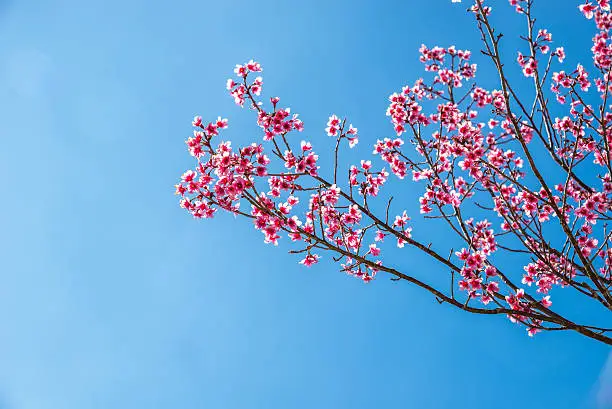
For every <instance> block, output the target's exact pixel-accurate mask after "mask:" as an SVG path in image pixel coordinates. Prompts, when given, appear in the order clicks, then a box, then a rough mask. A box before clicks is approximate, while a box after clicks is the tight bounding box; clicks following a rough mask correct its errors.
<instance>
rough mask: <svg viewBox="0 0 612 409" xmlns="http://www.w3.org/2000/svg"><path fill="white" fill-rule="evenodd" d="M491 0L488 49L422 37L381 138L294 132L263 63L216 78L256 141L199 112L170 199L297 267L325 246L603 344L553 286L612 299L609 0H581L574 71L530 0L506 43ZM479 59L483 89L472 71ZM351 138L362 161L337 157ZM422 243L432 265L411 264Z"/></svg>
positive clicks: (480, 7)
mask: <svg viewBox="0 0 612 409" xmlns="http://www.w3.org/2000/svg"><path fill="white" fill-rule="evenodd" d="M452 2H453V3H459V2H460V0H452ZM489 3H490V2H488V1H485V0H474V2H473V3H472V5H471V6H470V9H469V15H470V16H471V15H473V16H475V17H476V18H475V27H476V30H477V31H478V33H479V35H480V36H481V38H482V41H483V49H484V50H485V53H484V55H482V56H481V55H476V54H475V55H474V56H473V55H472V53H471V52H470V51H469V50H463V49H460V48H458V47H457V46H455V45H450V46H446V47H442V46H431V45H422V46H421V47H420V48H419V50H418V55H419V61H420V63H421V64H422V65H423V76H422V77H421V78H418V79H416V81H414V82H412V83H411V84H410V85H404V86H398V87H397V89H396V90H395V92H393V93H391V95H389V97H388V106H387V109H386V115H387V117H388V120H389V122H390V128H389V130H388V131H385V132H387V133H386V134H385V133H383V134H381V135H380V137H378V138H376V136H374V137H372V136H371V135H366V134H365V133H364V135H363V137H362V138H360V136H359V135H358V130H357V128H356V127H354V126H353V125H352V124H351V121H350V120H349V118H346V117H344V116H342V115H338V114H331V115H329V116H327V114H326V115H325V117H327V118H326V119H325V118H319V120H318V121H319V122H318V123H317V124H315V127H314V129H311V128H309V135H308V136H309V138H304V137H303V136H301V135H302V131H303V130H304V127H305V125H304V123H303V122H302V120H301V119H300V116H299V115H298V114H297V113H296V112H294V111H293V110H292V109H291V108H290V107H286V106H283V105H282V104H281V99H280V98H279V97H276V96H275V97H264V96H263V95H264V87H263V84H264V80H263V77H262V76H261V73H262V67H261V65H260V64H259V63H258V62H255V61H253V60H250V61H248V62H246V63H243V64H239V65H236V67H235V69H234V76H233V77H232V78H231V79H229V80H227V82H226V88H227V91H228V93H229V95H230V97H231V98H233V99H234V101H235V103H236V104H237V105H238V106H240V107H246V108H249V109H250V110H251V111H252V112H253V117H254V121H255V122H256V124H257V125H258V126H259V128H260V129H261V131H260V132H261V136H260V137H258V138H257V140H256V141H253V142H252V143H250V144H246V145H244V146H234V145H232V143H231V142H230V141H229V140H228V138H227V136H226V135H225V132H226V129H227V128H228V120H227V119H224V118H222V117H216V115H214V116H211V119H212V118H215V117H216V118H217V119H212V120H211V121H210V122H207V121H206V120H204V119H203V117H202V116H196V117H194V118H193V120H192V126H193V128H194V130H193V135H192V136H190V137H188V138H187V141H186V144H187V150H188V152H189V154H190V155H191V156H192V157H193V158H194V159H195V161H196V164H195V166H194V167H193V168H192V169H189V170H187V171H185V172H184V173H183V174H182V176H181V177H180V180H179V182H178V183H177V184H176V185H175V187H174V189H175V193H176V194H177V195H178V196H179V204H180V206H181V207H182V208H184V209H185V210H186V211H188V212H189V213H190V214H191V215H192V216H193V217H194V218H197V219H201V218H211V217H216V216H218V215H219V214H221V213H230V214H232V215H234V216H236V217H241V218H243V219H245V220H247V221H248V222H249V223H252V225H253V227H254V228H255V229H256V230H257V231H258V232H259V233H260V234H261V237H262V240H263V241H264V243H266V244H271V245H274V246H279V247H281V246H287V247H288V248H289V251H290V253H292V254H296V255H298V257H299V258H298V263H299V264H302V265H304V266H307V267H309V266H312V265H314V264H317V263H319V261H321V260H322V259H323V261H325V262H324V263H322V264H321V265H324V264H325V265H332V264H333V263H334V262H336V263H337V265H338V267H339V269H340V271H342V272H344V273H346V274H347V275H349V276H351V277H355V278H358V279H360V280H362V281H364V282H372V281H375V280H379V279H380V277H388V276H390V277H392V279H394V280H400V281H405V282H408V283H410V284H412V285H415V286H418V287H420V288H422V289H424V290H426V291H428V292H430V293H431V294H433V296H434V297H435V299H436V300H438V301H439V302H440V303H442V304H448V305H451V306H453V307H456V308H458V309H461V310H464V311H468V312H472V313H478V314H486V315H501V316H506V317H507V318H508V319H509V320H510V321H511V322H513V323H515V324H517V325H520V326H522V327H523V328H525V330H526V332H527V334H528V335H529V336H535V335H537V334H540V333H543V332H547V331H576V332H578V333H579V334H581V335H583V336H587V337H589V338H592V339H594V340H597V341H600V342H604V343H606V344H612V329H610V328H607V327H605V325H604V326H599V325H597V322H590V321H588V320H582V319H578V318H576V317H569V316H567V317H566V316H565V315H564V314H563V312H562V311H564V310H563V309H562V307H563V305H562V304H563V303H564V302H565V300H564V298H556V296H557V294H560V293H563V292H573V293H574V294H575V295H576V296H579V297H582V299H584V302H588V303H592V304H593V305H596V306H598V307H599V308H601V309H603V310H604V311H607V313H610V312H611V311H612V293H611V292H610V288H612V247H611V246H610V238H611V236H612V231H611V230H610V227H609V221H610V220H611V219H612V214H611V213H612V161H611V159H612V154H611V153H610V146H611V144H612V132H610V128H611V127H612V112H611V110H612V104H610V100H611V99H612V98H611V95H610V94H611V93H612V84H611V82H612V81H610V79H611V78H610V74H609V72H610V68H611V67H612V41H611V40H610V31H611V30H612V13H611V12H610V5H609V1H608V0H598V1H587V2H585V3H583V4H580V5H579V6H578V9H579V10H578V11H576V15H577V18H586V20H588V21H591V23H590V24H591V25H592V27H593V30H594V35H593V38H592V48H591V49H590V52H591V56H592V60H591V58H590V57H589V60H590V61H585V62H583V63H581V64H577V65H575V68H574V67H573V66H569V65H568V63H566V62H565V60H566V52H565V49H564V48H563V46H562V45H559V44H556V43H555V42H553V38H555V39H556V37H554V36H553V33H551V32H550V31H549V30H548V29H547V28H546V27H543V26H540V25H539V24H540V21H539V20H538V21H537V22H536V19H535V17H534V10H533V3H534V1H526V0H509V2H508V3H509V5H510V11H511V12H512V13H514V12H516V13H518V14H519V15H520V18H521V19H522V20H523V21H524V29H525V32H524V33H521V34H517V35H516V37H517V38H520V39H521V49H520V50H516V51H514V52H513V53H509V52H507V47H505V45H504V44H505V43H504V41H505V40H504V36H502V35H499V31H497V29H496V28H494V27H493V24H492V21H491V20H490V18H491V16H492V15H493V14H494V13H497V12H498V10H497V8H496V9H495V10H494V9H493V8H491V7H490V6H489ZM504 7H508V6H507V5H506V6H504ZM499 8H500V9H501V8H502V7H501V6H500V7H499ZM589 41H590V40H589ZM476 62H478V63H479V64H481V65H477V64H476ZM517 64H518V66H517ZM483 69H484V70H493V72H492V73H489V74H494V75H487V77H491V78H497V79H498V81H497V82H496V83H495V84H494V85H492V86H489V85H486V84H487V82H480V79H479V75H478V73H479V71H480V70H483ZM513 69H517V70H518V69H520V72H522V74H523V75H522V76H520V75H518V76H516V77H517V78H514V75H513V74H509V73H510V71H511V70H513ZM517 72H518V71H517ZM488 84H490V82H489V83H488ZM266 87H267V86H266ZM521 87H525V88H521ZM530 93H531V94H530ZM381 114H382V113H381ZM351 119H354V118H351ZM362 129H363V128H362ZM325 134H326V135H327V137H325V136H324V135H325ZM360 139H361V142H362V143H361V144H359V145H358V143H359V142H360ZM364 141H365V142H364ZM363 145H366V149H365V150H364V149H362V148H363ZM315 148H316V150H315ZM351 148H352V149H354V151H355V152H356V153H355V154H356V155H362V154H363V155H367V156H362V157H361V158H362V159H359V158H360V157H359V156H357V160H353V159H355V157H354V156H351V160H342V158H343V156H342V155H343V153H345V152H346V151H347V149H351ZM362 152H365V153H362ZM322 164H326V165H325V166H323V165H322ZM330 164H331V165H330ZM406 183H410V186H406V185H405V184H406ZM402 184H403V185H402ZM402 186H403V187H402ZM411 196H412V198H413V201H412V202H410V201H409V200H408V201H406V198H410V197H411ZM417 197H418V203H417ZM424 223H432V226H434V225H435V226H436V227H433V230H431V231H428V230H427V228H425V229H424V228H423V227H422V226H424ZM436 223H437V224H436ZM443 228H444V229H446V230H444V231H443V230H442V229H443ZM439 231H440V232H441V233H438V232H439ZM442 231H443V232H442ZM432 232H436V234H435V236H436V237H435V239H434V238H432V237H433V236H434V235H432ZM431 240H434V241H431ZM326 252H328V253H330V256H329V257H325V258H323V257H324V256H322V254H324V253H326ZM417 253H418V254H423V255H425V256H427V257H430V258H431V259H432V260H434V261H435V262H436V263H437V265H438V266H439V268H438V269H437V270H438V271H429V267H428V268H427V270H428V271H422V270H423V268H421V267H419V265H418V264H417V263H416V262H412V260H413V259H412V255H413V254H417ZM391 254H395V255H396V256H391ZM328 262H329V263H328ZM433 270H435V269H433ZM443 277H446V278H447V282H446V283H445V284H444V285H440V283H441V282H443V281H444V280H443ZM553 300H554V301H555V303H554V306H553ZM557 308H558V309H557Z"/></svg>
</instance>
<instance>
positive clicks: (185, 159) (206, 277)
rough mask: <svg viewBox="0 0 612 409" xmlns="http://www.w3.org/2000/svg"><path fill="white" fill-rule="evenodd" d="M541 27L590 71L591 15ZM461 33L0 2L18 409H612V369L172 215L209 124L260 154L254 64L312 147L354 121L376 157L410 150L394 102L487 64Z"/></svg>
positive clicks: (314, 0) (233, 6) (173, 5)
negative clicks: (331, 119)
mask: <svg viewBox="0 0 612 409" xmlns="http://www.w3.org/2000/svg"><path fill="white" fill-rule="evenodd" d="M497 3H498V4H497V6H496V7H497V8H498V9H500V11H503V13H507V14H508V15H509V16H513V14H512V12H511V9H510V7H509V6H508V5H507V2H506V1H499V2H497ZM539 3H541V5H540V16H541V17H540V21H547V22H550V24H548V23H546V26H547V27H548V28H549V29H551V31H552V32H553V35H554V39H555V40H557V41H559V42H562V43H564V45H565V46H566V50H567V51H568V53H569V54H570V55H572V53H573V57H571V58H577V57H579V56H580V55H581V53H582V55H584V52H583V51H581V49H586V47H590V45H589V42H590V37H591V31H590V26H589V25H588V24H586V23H583V22H582V21H581V20H580V19H579V17H578V14H577V13H578V12H577V9H576V5H577V4H578V2H574V1H570V0H567V1H565V0H564V1H554V2H553V1H551V0H540V1H539ZM464 9H465V7H464V5H453V4H451V2H450V0H435V1H434V0H431V1H415V0H409V1H377V2H374V1H371V2H370V1H359V0H337V1H331V2H330V1H323V0H309V1H302V2H294V1H271V0H264V1H257V2H255V1H245V0H225V1H218V2H217V1H215V2H213V1H195V0H176V1H173V2H161V1H145V0H130V1H118V0H106V1H94V0H90V1H78V0H57V1H52V2H51V1H30V0H0V38H1V39H2V40H1V41H0V104H1V108H2V109H1V111H0V119H1V121H0V141H1V144H2V147H1V148H0V178H1V181H0V182H1V186H2V188H3V192H4V194H3V200H2V203H1V204H0V226H1V227H2V234H0V249H1V250H0V255H1V257H0V260H1V261H0V263H1V264H0V409H47V408H48V409H90V408H92V409H93V408H126V409H127V408H130V409H138V408H146V409H153V408H173V409H174V408H211V409H212V408H219V409H255V408H262V409H264V408H266V409H267V408H279V409H280V408H291V409H300V408H304V409H311V408H318V409H326V408H330V409H331V408H334V409H339V408H350V409H359V408H378V407H380V408H419V409H420V408H449V407H453V408H470V409H490V408H495V409H506V408H516V407H524V408H536V407H549V408H555V409H563V408H568V409H570V408H571V409H576V408H597V407H599V408H600V409H601V408H605V407H606V406H605V404H603V403H601V402H600V404H598V403H597V401H598V399H597V395H598V391H599V390H600V386H601V385H600V383H601V382H599V381H598V379H599V377H600V374H601V373H603V374H604V381H603V382H604V383H605V382H608V383H610V382H612V364H610V365H609V366H608V368H607V369H603V368H604V366H605V363H606V360H607V356H608V352H609V349H608V348H605V347H604V346H602V345H598V344H596V343H595V342H593V341H589V340H585V339H581V338H580V337H578V336H575V335H570V334H567V335H562V334H544V335H542V336H537V337H536V338H534V339H531V338H528V337H527V336H526V335H525V332H524V330H523V329H521V328H518V327H515V326H513V325H511V324H510V323H509V322H508V321H507V320H506V319H504V318H498V319H491V318H482V317H476V316H471V315H467V314H464V313H461V312H458V311H455V310H453V309H451V308H450V307H447V306H440V305H438V304H437V303H436V302H435V301H434V300H433V299H432V298H431V297H429V296H428V295H427V294H425V293H423V292H421V291H419V290H417V289H415V288H413V287H411V286H409V285H405V284H400V283H392V282H390V281H389V280H387V279H379V280H377V281H376V282H375V283H373V285H364V284H362V283H361V282H359V281H358V280H356V279H352V278H350V277H347V276H345V275H343V274H341V273H338V272H337V268H336V267H335V266H333V265H331V264H330V263H327V262H322V263H320V264H319V265H318V266H316V268H312V269H309V270H308V269H305V268H301V267H299V266H298V265H297V264H296V263H297V259H295V258H294V257H292V256H289V255H287V254H286V253H285V252H284V251H283V249H282V246H281V248H278V249H277V248H273V247H271V246H266V245H264V244H263V241H262V238H261V234H260V233H259V232H257V231H255V230H254V229H253V228H252V227H251V225H250V224H249V223H245V222H244V221H243V220H234V219H233V218H232V217H231V216H224V217H219V218H217V219H215V220H213V221H206V222H197V221H194V220H193V219H192V218H191V217H190V216H189V215H188V214H187V213H186V212H184V211H183V210H182V209H180V208H179V207H178V205H177V199H176V197H174V196H173V187H172V186H173V184H174V183H175V182H176V180H177V178H178V176H179V175H180V174H181V173H182V172H183V171H184V170H186V169H187V168H189V167H190V166H192V164H193V162H192V160H191V158H190V157H189V156H188V154H187V152H186V150H185V146H184V143H183V141H184V139H185V138H186V137H187V136H188V135H189V134H190V132H191V127H190V121H191V118H192V117H193V115H194V114H196V113H199V114H202V115H203V116H204V117H205V118H216V117H217V115H223V116H225V117H228V118H229V119H230V129H229V130H228V133H227V135H229V136H231V138H232V139H233V140H234V141H236V143H238V144H244V143H247V142H251V141H253V140H257V139H259V138H260V132H259V131H258V130H257V128H256V127H255V126H254V125H253V117H252V115H250V114H249V113H248V112H243V111H241V110H240V109H238V108H237V107H235V106H234V105H233V101H232V100H231V98H230V97H229V96H227V95H226V91H225V88H224V86H225V79H226V78H228V76H229V75H230V74H231V72H232V68H233V66H234V64H236V63H241V62H244V61H247V60H248V59H250V58H256V59H258V60H259V61H260V62H261V63H262V64H263V66H264V80H265V85H264V91H265V92H266V94H267V95H268V96H271V95H280V96H281V97H282V101H283V102H284V103H287V104H289V105H290V106H291V107H292V109H293V110H294V111H296V112H299V113H300V114H301V117H302V118H303V120H304V121H305V124H306V133H307V134H308V135H309V136H310V137H311V139H312V140H313V141H315V142H316V140H317V138H327V137H326V136H325V135H324V134H323V128H324V123H325V121H326V118H327V116H328V115H329V114H330V113H332V112H336V113H338V114H343V115H349V117H350V118H351V120H352V122H353V123H354V124H355V125H356V126H357V127H358V128H359V130H360V134H361V136H362V138H361V144H362V145H361V146H362V147H364V149H365V144H370V143H372V142H373V141H375V139H376V138H379V137H383V136H391V134H392V127H391V125H390V124H389V123H388V119H387V118H386V117H385V115H384V112H385V108H386V104H387V100H386V98H387V96H388V95H389V94H390V93H391V92H393V91H395V90H398V89H400V88H401V86H402V85H404V84H408V83H412V82H413V81H414V79H416V77H417V76H419V75H420V72H421V71H420V70H421V66H420V64H419V63H418V60H417V49H418V47H419V45H420V44H421V43H423V42H425V43H427V44H429V45H435V44H439V45H450V44H456V45H457V46H458V47H461V48H472V49H474V50H477V49H478V44H477V36H476V33H475V31H474V29H473V24H472V19H471V18H470V16H468V15H467V14H466V13H465V12H464ZM501 17H503V15H502V16H501ZM575 21H577V22H578V23H575ZM513 57H514V56H513ZM568 58H570V57H568ZM368 150H369V149H366V150H364V152H367V151H368ZM413 189H414V191H413V192H410V194H409V196H410V198H411V200H416V197H417V196H418V194H419V192H420V191H421V189H422V186H415V187H414V188H413ZM412 206H413V208H415V206H414V204H413V205H412ZM415 233H416V231H415ZM428 234H430V235H433V236H435V235H439V234H441V232H437V231H431V230H430V231H429V233H428ZM405 257H406V260H408V261H406V263H411V265H412V266H418V268H421V269H434V268H435V266H434V265H433V264H431V263H428V262H427V261H422V260H421V259H412V258H411V257H412V256H411V254H410V253H407V255H406V256H405ZM578 308H579V307H578V306H577V307H576V309H578ZM605 374H607V375H605ZM606 379H607V380H606ZM608 387H610V385H608ZM604 389H605V388H604ZM600 401H601V399H600ZM608 407H609V406H608Z"/></svg>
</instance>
